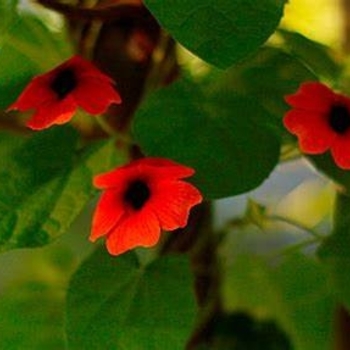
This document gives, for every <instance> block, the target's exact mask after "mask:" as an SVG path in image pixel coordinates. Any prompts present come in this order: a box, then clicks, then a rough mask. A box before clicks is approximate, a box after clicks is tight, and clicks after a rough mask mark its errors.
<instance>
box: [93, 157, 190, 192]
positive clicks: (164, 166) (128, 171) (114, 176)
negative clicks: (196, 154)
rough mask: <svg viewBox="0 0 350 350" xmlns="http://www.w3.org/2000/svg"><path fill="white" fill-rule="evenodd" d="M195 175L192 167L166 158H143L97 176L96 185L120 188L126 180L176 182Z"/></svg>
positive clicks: (98, 186)
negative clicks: (140, 179)
mask: <svg viewBox="0 0 350 350" xmlns="http://www.w3.org/2000/svg"><path fill="white" fill-rule="evenodd" d="M193 174H194V170H193V169H192V168H190V167H187V166H184V165H181V164H178V163H175V162H173V161H171V160H169V159H165V158H152V157H147V158H141V159H138V160H135V161H132V162H130V163H128V164H126V165H123V166H121V167H118V168H116V169H114V170H112V171H109V172H107V173H104V174H100V175H98V176H95V178H94V185H95V186H96V187H97V188H102V189H103V188H108V187H120V186H121V183H125V180H124V179H125V178H129V179H131V178H138V177H141V178H144V179H145V180H147V181H151V182H152V181H159V180H161V179H166V180H176V179H181V178H185V177H189V176H191V175H193Z"/></svg>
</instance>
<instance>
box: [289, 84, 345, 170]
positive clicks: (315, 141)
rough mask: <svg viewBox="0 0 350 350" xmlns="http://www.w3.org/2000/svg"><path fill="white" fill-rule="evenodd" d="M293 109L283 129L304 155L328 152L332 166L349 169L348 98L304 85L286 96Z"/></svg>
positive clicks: (318, 87) (317, 86)
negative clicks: (331, 159)
mask: <svg viewBox="0 0 350 350" xmlns="http://www.w3.org/2000/svg"><path fill="white" fill-rule="evenodd" d="M286 101H287V102H288V104H289V105H290V106H292V107H293V109H291V110H290V111H289V112H287V113H286V115H285V117H284V125H285V127H286V128H287V129H288V130H289V131H290V132H291V133H293V134H295V135H296V136H297V137H298V140H299V147H300V149H301V150H302V151H303V152H304V153H308V154H321V153H324V152H326V151H327V150H330V152H331V154H332V156H333V159H334V161H335V163H336V164H337V165H338V166H339V167H340V168H343V169H350V99H349V98H348V97H346V96H344V95H342V94H339V93H336V92H333V91H332V90H331V89H330V88H328V87H327V86H325V85H323V84H321V83H317V82H307V83H304V84H302V85H301V86H300V88H299V90H298V91H297V92H296V93H295V94H293V95H289V96H286Z"/></svg>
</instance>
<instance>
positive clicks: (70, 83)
mask: <svg viewBox="0 0 350 350" xmlns="http://www.w3.org/2000/svg"><path fill="white" fill-rule="evenodd" d="M76 86H77V78H76V76H75V73H74V71H73V70H72V69H70V68H67V69H63V70H62V71H60V72H59V73H58V74H57V75H56V77H55V79H54V80H53V81H52V83H51V86H50V87H51V89H52V90H53V91H54V92H55V93H56V95H57V96H58V98H59V99H60V100H63V99H64V98H65V97H66V96H67V95H68V94H69V93H70V92H72V91H73V90H74V89H75V87H76Z"/></svg>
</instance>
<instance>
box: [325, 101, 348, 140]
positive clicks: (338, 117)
mask: <svg viewBox="0 0 350 350" xmlns="http://www.w3.org/2000/svg"><path fill="white" fill-rule="evenodd" d="M328 117H329V119H328V122H329V126H330V127H331V128H332V130H333V131H335V132H336V133H337V134H340V135H342V134H345V133H346V132H347V131H348V130H349V128H350V113H349V110H348V109H347V107H346V106H344V105H341V104H336V105H333V106H332V107H331V110H330V111H329V115H328Z"/></svg>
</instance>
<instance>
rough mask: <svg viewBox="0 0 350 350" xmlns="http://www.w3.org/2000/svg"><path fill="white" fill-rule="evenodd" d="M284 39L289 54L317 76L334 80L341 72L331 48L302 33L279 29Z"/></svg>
mask: <svg viewBox="0 0 350 350" xmlns="http://www.w3.org/2000/svg"><path fill="white" fill-rule="evenodd" d="M279 33H280V34H282V37H283V39H284V41H285V42H284V46H285V47H286V48H287V49H288V50H289V51H290V53H291V54H293V55H295V56H296V57H298V58H299V59H300V60H301V61H302V62H304V64H305V65H306V66H307V67H309V68H310V69H311V71H313V72H314V73H315V75H317V76H318V77H323V78H326V79H330V80H331V81H335V80H337V79H338V78H339V76H340V74H341V73H342V67H341V66H340V64H339V63H337V62H336V60H335V58H333V57H332V53H331V50H330V49H329V48H328V47H327V46H325V45H322V44H320V43H317V42H315V41H312V40H310V39H308V38H306V37H305V36H303V35H302V34H299V33H295V32H290V31H287V30H282V29H281V30H279Z"/></svg>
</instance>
